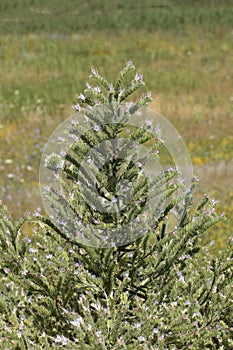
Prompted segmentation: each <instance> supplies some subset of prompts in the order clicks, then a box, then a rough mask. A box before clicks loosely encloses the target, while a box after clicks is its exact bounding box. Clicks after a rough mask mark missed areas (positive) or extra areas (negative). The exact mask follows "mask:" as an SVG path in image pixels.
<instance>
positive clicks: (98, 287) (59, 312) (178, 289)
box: [0, 62, 233, 350]
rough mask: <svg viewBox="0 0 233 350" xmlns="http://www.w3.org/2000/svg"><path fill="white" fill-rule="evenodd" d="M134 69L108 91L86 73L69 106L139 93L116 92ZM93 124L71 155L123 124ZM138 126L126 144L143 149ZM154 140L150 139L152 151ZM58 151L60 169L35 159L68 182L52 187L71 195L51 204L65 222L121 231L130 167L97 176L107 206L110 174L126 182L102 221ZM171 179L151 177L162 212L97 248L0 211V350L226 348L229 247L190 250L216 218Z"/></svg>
mask: <svg viewBox="0 0 233 350" xmlns="http://www.w3.org/2000/svg"><path fill="white" fill-rule="evenodd" d="M134 69H135V68H134V66H133V64H132V62H128V63H127V64H126V66H125V67H124V68H123V70H122V71H121V72H120V73H119V75H118V76H117V78H116V80H115V82H114V84H113V85H111V84H109V83H108V82H107V80H106V79H105V78H103V77H102V76H101V75H100V74H99V73H98V72H97V71H96V70H92V73H91V78H93V79H94V80H95V81H96V82H97V83H98V86H97V87H92V86H91V85H90V84H89V83H88V84H87V89H85V90H84V92H83V93H81V94H80V95H79V97H78V100H79V104H77V105H76V106H75V109H76V110H77V111H78V112H80V111H83V110H85V113H86V114H87V113H88V111H92V110H93V108H94V107H95V106H96V105H97V106H98V104H99V103H112V102H113V101H114V103H118V102H119V103H121V102H122V101H123V100H125V99H126V98H127V97H128V96H130V95H131V94H132V93H133V92H134V91H136V90H137V89H138V88H139V87H142V86H144V82H143V80H142V76H141V75H139V74H138V73H136V75H134V77H133V78H132V80H131V81H129V82H128V83H127V84H126V86H125V87H123V83H124V81H125V79H126V77H127V76H128V75H129V74H131V73H132V72H133V71H134ZM100 86H102V87H103V88H104V89H105V91H106V94H103V93H102V91H101V89H100ZM150 100H151V96H150V94H147V95H146V96H144V97H143V98H142V99H140V100H139V101H138V102H137V103H136V104H127V110H128V111H130V109H131V111H135V110H138V109H140V108H141V107H143V106H144V105H146V104H147V103H148V102H149V101H150ZM89 115H91V116H92V117H93V114H90V113H89ZM92 120H94V119H93V118H92ZM99 125H100V124H99V123H96V121H95V124H93V128H92V131H91V132H90V131H89V132H88V137H84V136H87V135H86V134H85V135H84V136H83V137H82V140H81V141H80V140H79V141H80V142H79V146H80V147H79V148H73V149H72V151H73V150H75V151H76V156H77V154H78V155H79V156H80V157H82V154H83V153H85V151H86V150H87V149H88V147H90V145H92V142H94V140H95V138H94V136H93V133H94V135H96V134H97V133H98V132H99V134H98V135H99V138H100V139H101V137H102V136H103V135H105V134H109V136H112V135H113V134H114V133H115V134H114V137H116V134H117V133H120V132H122V130H123V126H124V125H123V121H122V123H119V124H118V125H108V126H106V127H105V128H103V127H101V128H100V126H99ZM148 126H150V125H146V127H145V128H143V130H142V131H141V130H140V133H139V132H138V131H137V130H136V131H135V130H133V131H132V132H131V137H132V138H133V139H135V140H140V142H142V143H145V142H147V141H148V140H150V138H151V133H150V130H149V131H148V128H147V127H148ZM117 128H119V129H117ZM76 130H77V129H76ZM159 144H160V143H159V142H158V143H156V147H155V148H156V150H157V148H158V145H159ZM75 145H76V144H75ZM155 148H153V147H152V149H153V150H154V149H155ZM69 152H70V151H69ZM69 152H67V153H65V154H64V156H65V162H61V158H59V157H58V156H57V155H56V154H52V155H51V156H50V157H49V158H47V159H46V166H47V167H48V168H50V170H51V171H54V172H55V173H56V174H57V172H58V171H61V172H62V174H63V175H64V177H65V178H66V179H68V184H69V186H68V185H67V186H68V187H67V186H66V187H65V186H64V187H65V188H66V189H67V192H69V191H68V190H72V191H74V190H75V191H76V192H75V193H74V195H72V196H68V197H66V198H64V197H62V200H63V202H62V204H64V203H65V204H66V205H70V206H72V205H73V206H74V203H75V204H76V206H75V208H76V209H75V215H77V217H79V216H80V217H82V218H83V225H84V226H85V224H86V223H88V224H90V225H91V226H97V227H100V229H102V228H103V227H104V229H105V228H106V227H105V226H106V225H107V228H108V229H109V227H111V225H113V226H114V227H118V225H119V223H120V225H122V222H123V220H129V221H130V220H136V219H137V216H138V215H139V214H141V213H142V212H143V210H144V207H145V203H146V199H147V196H148V186H146V182H145V181H144V182H143V181H142V180H143V179H141V178H139V177H138V173H139V172H140V164H136V165H135V164H132V163H130V162H128V163H127V167H125V168H122V169H121V168H120V169H121V170H122V172H121V173H119V171H118V172H115V173H112V172H111V171H112V169H113V168H114V166H115V165H116V164H115V163H111V164H108V166H106V167H105V168H104V167H103V168H102V169H101V171H102V173H101V174H100V175H98V176H99V177H98V179H99V181H100V182H101V181H102V182H101V183H102V188H104V189H106V188H107V189H108V192H106V191H104V190H103V191H102V192H101V191H99V192H98V193H99V195H100V196H105V197H106V196H108V195H109V194H111V195H112V198H113V199H114V198H115V199H116V198H117V197H116V196H115V195H116V193H115V192H114V191H116V186H115V187H114V188H113V189H112V188H111V186H110V185H111V184H112V183H116V182H117V181H116V180H117V177H118V176H120V175H119V174H121V176H122V174H124V178H125V179H126V178H127V177H128V178H130V179H131V181H132V182H133V188H134V192H133V194H134V195H133V196H132V203H131V208H130V210H129V211H124V210H122V211H121V212H120V214H121V215H113V214H112V212H111V211H110V212H104V213H102V212H96V211H93V209H92V207H91V206H90V205H87V203H86V202H84V201H82V200H81V199H82V195H83V193H81V192H80V191H79V186H80V183H77V180H76V179H77V178H76V177H77V173H78V172H79V171H82V169H81V170H80V166H79V163H78V162H75V158H72V157H71V154H70V153H69ZM85 154H87V153H85ZM116 161H117V160H116ZM118 161H119V160H118ZM128 165H130V166H128ZM118 170H119V168H118ZM110 174H113V175H111V176H110ZM165 175H166V176H165ZM176 175H177V172H176V170H175V169H174V170H170V171H167V172H165V173H163V178H162V179H163V181H162V184H161V189H162V191H164V193H165V195H164V196H163V197H162V198H163V203H165V206H164V209H163V210H162V211H161V212H160V214H159V215H157V216H156V218H155V219H154V221H152V222H153V226H151V228H150V230H148V232H146V233H145V232H144V234H143V235H141V236H138V237H137V238H136V239H134V240H133V239H130V240H129V241H128V242H127V243H124V244H123V245H120V244H119V242H118V241H115V242H116V244H112V245H111V246H108V247H106V246H104V247H101V246H90V245H87V244H83V243H82V242H80V241H79V240H76V239H75V236H74V237H73V236H72V235H70V231H66V229H65V227H64V228H63V227H61V226H59V225H57V222H58V221H56V220H55V222H54V221H52V220H51V218H48V217H43V216H42V215H40V213H37V214H36V216H35V217H34V218H32V217H26V216H25V217H24V218H22V220H20V221H19V222H18V223H13V221H12V219H11V216H10V214H9V213H8V211H7V209H6V207H5V206H4V205H2V204H1V209H0V243H1V244H0V278H1V293H0V313H1V317H0V344H1V348H2V349H15V350H16V349H35V350H37V349H38V350H41V349H51V348H53V347H56V348H58V349H70V350H71V349H72V350H73V349H77V350H91V349H99V350H102V349H103V350H104V349H111V350H119V349H127V350H130V349H132V350H135V349H159V350H160V349H161V350H164V349H170V350H175V349H193V350H194V349H230V348H232V346H233V339H232V323H231V322H232V320H231V314H232V312H233V308H232V288H231V283H232V268H233V265H232V240H231V241H229V244H228V246H227V248H226V250H225V251H224V252H222V254H221V255H220V256H219V257H214V256H212V255H211V253H210V250H211V244H210V245H209V246H201V244H200V243H201V237H202V234H203V233H204V232H205V231H206V230H207V229H208V228H210V227H211V226H212V225H214V224H215V223H217V222H218V221H219V220H221V219H222V217H221V216H218V215H217V214H216V212H215V210H214V202H213V201H211V200H210V199H209V197H208V196H203V199H202V200H201V202H200V203H199V204H198V205H197V206H196V207H194V205H193V191H194V188H195V181H193V182H192V184H191V186H190V188H189V189H188V190H187V191H185V194H183V195H179V194H178V192H177V191H178V190H179V188H180V187H182V186H183V185H182V184H179V183H178V184H174V177H175V176H176ZM87 177H88V174H87ZM110 177H111V181H112V182H110V181H109V178H110ZM90 181H91V180H90ZM140 181H142V182H140ZM164 184H165V185H166V186H165V187H164ZM159 188H160V187H159ZM106 193H107V194H106ZM139 195H140V196H139ZM49 199H50V202H51V203H52V205H53V207H55V208H56V207H57V208H58V207H59V206H57V205H59V204H61V201H60V200H61V196H60V195H59V193H58V192H56V191H54V192H53V191H50V198H49ZM94 199H95V198H94ZM133 201H134V202H133ZM115 203H116V200H113V205H114V204H115ZM81 214H82V216H81ZM118 214H119V213H118ZM173 214H175V216H176V225H175V226H174V227H173V229H172V230H171V229H170V226H169V218H170V217H171V216H172V215H173ZM64 218H65V217H64ZM152 218H153V213H152ZM25 221H30V222H31V224H32V225H34V226H33V234H32V235H31V236H30V237H25V236H23V234H22V226H23V224H24V223H25ZM99 225H100V226H99ZM101 225H102V226H101ZM71 227H73V226H70V228H71ZM88 232H89V231H88ZM85 233H86V231H85V230H84V234H85Z"/></svg>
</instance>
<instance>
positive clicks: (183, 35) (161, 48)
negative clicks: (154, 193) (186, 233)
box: [0, 0, 233, 250]
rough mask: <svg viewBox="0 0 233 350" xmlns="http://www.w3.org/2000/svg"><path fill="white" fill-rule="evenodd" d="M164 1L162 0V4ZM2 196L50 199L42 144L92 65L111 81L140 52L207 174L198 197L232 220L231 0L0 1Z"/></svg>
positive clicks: (151, 85) (14, 201) (24, 204)
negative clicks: (42, 180)
mask: <svg viewBox="0 0 233 350" xmlns="http://www.w3.org/2000/svg"><path fill="white" fill-rule="evenodd" d="M161 3H162V4H163V5H161ZM0 19H1V21H0V23H1V24H0V78H1V79H0V80H1V85H0V171H1V176H0V198H1V199H2V200H3V201H4V202H5V203H6V204H7V205H8V207H9V209H10V211H11V213H12V215H13V217H14V218H19V217H20V216H22V215H23V213H24V212H25V211H26V210H29V211H30V212H32V213H33V211H34V210H36V209H37V208H38V207H42V203H41V199H40V193H39V184H38V171H39V164H40V158H41V153H42V151H43V147H44V145H45V143H46V141H47V139H48V137H49V136H50V134H51V133H52V132H53V131H54V129H55V128H56V127H57V126H58V125H59V124H60V123H61V122H62V121H63V120H65V119H66V118H68V117H69V116H70V115H71V114H72V113H73V109H72V105H73V104H74V103H75V102H76V97H77V95H78V93H79V92H80V91H81V90H82V89H83V88H84V87H85V83H86V81H87V79H88V76H89V74H90V68H91V67H92V66H94V67H97V68H98V70H99V72H100V73H102V74H103V75H105V76H106V77H107V78H108V79H109V80H111V79H113V78H114V76H115V74H116V73H117V72H118V71H119V69H121V68H122V66H123V65H124V63H125V62H126V61H127V60H129V59H131V60H133V62H134V64H135V66H136V67H137V71H138V72H139V73H143V76H144V81H145V82H146V84H147V89H148V90H150V91H151V92H152V95H153V97H154V102H152V103H151V104H150V105H149V107H150V108H151V109H155V110H157V111H159V112H160V113H161V114H162V115H163V116H164V117H166V118H167V119H168V120H169V121H170V122H171V123H173V125H174V126H175V127H176V128H177V130H178V131H179V133H180V134H181V135H182V137H183V139H184V141H185V143H186V145H187V148H188V150H189V152H190V155H191V159H192V162H193V166H194V173H195V174H196V175H198V176H199V177H200V184H199V187H198V190H197V191H198V193H197V196H198V195H199V194H200V193H203V192H207V193H211V195H212V196H213V197H214V198H216V199H217V200H218V201H219V204H218V210H219V212H222V211H224V212H225V214H226V216H227V217H228V220H227V221H226V222H223V223H221V224H218V225H217V226H216V227H215V228H213V229H212V230H210V231H209V233H208V237H206V239H208V240H209V239H211V240H212V239H216V243H217V244H216V249H217V250H218V249H221V248H222V247H223V246H224V244H225V242H226V239H227V237H229V236H231V235H232V225H233V218H232V212H233V181H232V177H233V91H232V85H233V84H232V80H233V79H232V78H233V74H232V73H233V71H232V67H233V45H232V43H233V26H232V23H233V6H231V2H230V1H221V0H219V1H201V0H198V1H195V2H192V1H188V0H186V1H164V2H160V3H159V2H155V1H152V0H144V1H138V2H136V3H135V2H134V1H132V0H128V1H120V0H116V1H114V2H111V1H105V0H98V1H88V2H81V1H73V0H70V1H67V2H63V1H60V0H57V1H49V2H48V1H44V0H40V1H38V0H37V1H35V0H25V1H23V0H21V1H20V0H11V1H10V2H9V1H7V0H2V1H1V3H0Z"/></svg>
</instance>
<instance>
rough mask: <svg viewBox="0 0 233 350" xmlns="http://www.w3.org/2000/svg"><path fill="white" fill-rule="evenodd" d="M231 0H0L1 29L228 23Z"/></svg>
mask: <svg viewBox="0 0 233 350" xmlns="http://www.w3.org/2000/svg"><path fill="white" fill-rule="evenodd" d="M231 5H232V4H231V1H217V0H215V1H213V0H212V1H210V0H205V1H203V0H202V1H200V0H198V1H194V2H193V1H191V0H190V1H188V0H183V1H178V0H177V1H175V0H173V1H172V0H170V1H169V0H167V1H158V0H157V1H154V0H143V1H142V0H139V1H134V0H127V1H122V0H116V1H106V0H97V1H88V2H84V1H81V0H78V1H77V0H69V1H66V2H64V1H61V0H50V1H44V0H40V1H38V0H21V1H20V0H11V1H8V0H2V1H1V5H0V11H1V19H2V20H1V25H0V30H1V31H2V32H3V33H4V34H6V33H13V32H14V33H17V34H27V33H28V32H31V33H32V32H33V33H49V34H59V33H60V34H63V35H67V34H68V35H69V34H71V33H74V32H77V31H78V32H86V31H89V30H92V29H93V28H95V30H106V29H109V30H110V31H114V32H115V31H119V30H120V31H121V30H129V29H130V30H131V29H138V28H140V29H144V30H147V31H154V30H158V29H163V30H173V31H174V30H175V31H183V29H184V27H185V28H189V29H190V28H196V29H198V28H199V26H202V27H204V28H208V29H211V30H213V29H216V28H222V27H223V26H229V25H231V23H232V13H233V9H232V6H231Z"/></svg>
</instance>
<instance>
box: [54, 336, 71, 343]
mask: <svg viewBox="0 0 233 350" xmlns="http://www.w3.org/2000/svg"><path fill="white" fill-rule="evenodd" d="M54 341H55V343H62V345H67V344H68V341H69V339H68V338H66V337H64V335H62V336H60V335H57V336H56V338H55V339H54Z"/></svg>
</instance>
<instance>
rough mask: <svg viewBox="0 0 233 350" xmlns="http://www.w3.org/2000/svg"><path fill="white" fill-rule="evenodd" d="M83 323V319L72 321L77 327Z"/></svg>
mask: <svg viewBox="0 0 233 350" xmlns="http://www.w3.org/2000/svg"><path fill="white" fill-rule="evenodd" d="M81 321H82V318H81V317H78V318H76V320H73V321H71V322H70V323H71V324H72V325H73V326H75V327H78V326H79V325H80V322H81Z"/></svg>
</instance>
